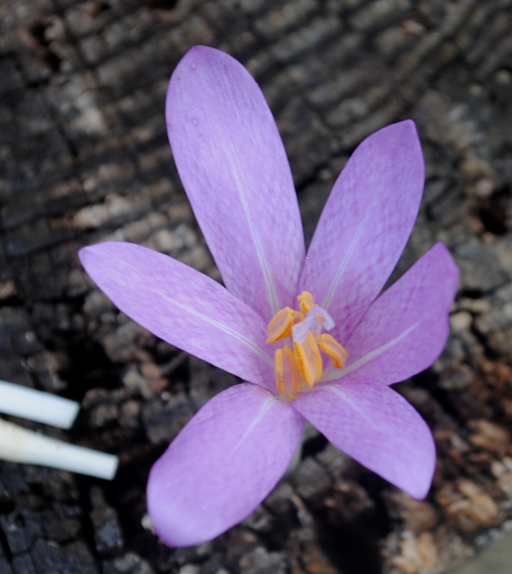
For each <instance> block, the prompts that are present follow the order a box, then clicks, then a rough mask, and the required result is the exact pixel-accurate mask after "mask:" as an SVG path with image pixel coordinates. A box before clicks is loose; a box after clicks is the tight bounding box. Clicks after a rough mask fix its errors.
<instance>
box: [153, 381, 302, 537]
mask: <svg viewBox="0 0 512 574" xmlns="http://www.w3.org/2000/svg"><path fill="white" fill-rule="evenodd" d="M303 428H304V419H303V418H302V417H301V416H300V415H299V414H298V413H296V412H295V411H294V410H293V409H292V408H291V407H290V405H289V404H287V403H284V402H282V401H279V400H278V399H276V398H275V397H274V396H272V395H271V394H270V393H268V392H267V391H265V390H263V389H261V388H259V387H256V386H254V385H251V384H248V383H242V384H240V385H235V386H234V387H231V388H229V389H227V390H226V391H223V392H222V393H221V394H219V395H217V396H216V397H215V398H214V399H212V400H211V401H210V402H208V403H207V404H206V405H205V406H204V407H203V408H202V409H201V410H200V411H199V412H198V413H197V414H196V415H195V417H194V418H193V419H192V420H191V421H190V422H189V423H188V425H187V426H186V427H185V428H184V429H183V430H182V431H181V433H180V434H179V435H178V437H177V438H176V439H175V440H174V442H173V443H172V444H171V445H170V446H169V448H168V449H167V451H166V452H165V453H164V454H163V456H162V457H161V458H160V459H159V460H158V461H157V462H156V464H155V465H154V466H153V468H152V470H151V474H150V477H149V483H148V492H147V500H148V511H149V515H150V517H151V521H152V523H153V525H154V527H155V529H156V532H157V534H158V536H159V537H160V538H161V539H162V540H163V541H164V542H165V543H166V544H169V545H170V546H193V545H195V544H200V543H202V542H205V541H207V540H211V539H212V538H214V537H216V536H218V535H219V534H221V533H222V532H225V531H226V530H227V529H228V528H230V527H231V526H234V525H235V524H237V523H238V522H240V521H241V520H244V519H245V518H246V517H247V516H248V515H249V514H250V513H251V512H252V511H253V510H254V509H255V508H256V506H258V504H260V502H262V501H263V499H264V498H265V497H266V496H267V495H268V494H269V492H270V491H271V490H272V488H274V486H275V485H276V483H277V481H278V480H279V479H280V478H281V476H282V475H283V473H284V472H285V470H286V468H287V466H288V464H289V462H290V460H291V458H292V456H293V453H294V452H295V450H296V448H297V446H298V444H299V441H300V438H301V435H302V430H303Z"/></svg>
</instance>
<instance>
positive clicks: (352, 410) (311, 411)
mask: <svg viewBox="0 0 512 574" xmlns="http://www.w3.org/2000/svg"><path fill="white" fill-rule="evenodd" d="M344 381H346V382H340V381H333V382H332V383H329V384H327V383H326V384H324V385H321V386H319V387H315V388H313V390H312V391H310V392H306V393H303V394H300V395H297V397H296V398H295V399H294V400H293V401H292V402H291V404H292V406H293V407H294V408H295V409H297V410H298V411H299V413H300V414H301V415H303V416H304V418H306V419H307V420H308V421H309V422H310V423H311V424H312V425H313V426H314V427H316V428H317V429H318V430H319V431H320V432H321V433H322V434H323V435H324V436H325V437H326V438H327V439H328V440H329V441H331V442H332V443H333V444H334V445H335V446H337V447H338V448H339V449H340V450H342V451H343V452H345V453H346V454H348V455H350V456H351V457H352V458H354V459H355V460H356V461H357V462H359V463H360V464H362V465H364V466H365V467H367V468H369V469H370V470H373V471H374V472H375V473H377V474H378V475H380V476H382V477H383V478H385V479H386V480H388V481H389V482H391V483H392V484H394V485H395V486H397V487H398V488H401V489H402V490H404V491H405V492H407V493H408V494H410V495H411V496H413V497H414V498H418V499H421V498H423V497H425V496H426V494H427V492H428V490H429V488H430V484H431V482H432V476H433V473H434V468H435V459H436V457H435V446H434V440H433V438H432V433H431V432H430V430H429V428H428V426H427V424H426V423H425V421H424V420H423V419H422V418H421V417H420V415H419V414H418V413H417V412H416V411H415V410H414V409H413V407H412V406H411V405H410V404H409V403H408V402H407V401H406V400H405V399H404V398H403V397H401V396H400V395H399V394H398V393H397V392H395V391H394V390H393V389H391V388H390V387H387V386H386V385H383V384H381V383H378V382H376V381H370V380H363V379H357V378H355V377H347V378H346V379H344Z"/></svg>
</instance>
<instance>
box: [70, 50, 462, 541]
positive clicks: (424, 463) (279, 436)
mask: <svg viewBox="0 0 512 574" xmlns="http://www.w3.org/2000/svg"><path fill="white" fill-rule="evenodd" d="M166 118H167V127H168V133H169V140H170V143H171V146H172V150H173V152H174V159H175V161H176V165H177V167H178V171H179V174H180V176H181V179H182V182H183V185H184V187H185V190H186V192H187V195H188V198H189V200H190V202H191V204H192V208H193V210H194V213H195V216H196V218H197V220H198V222H199V225H200V227H201V229H202V231H203V233H204V236H205V238H206V241H207V243H208V246H209V248H210V250H211V252H212V254H213V257H214V259H215V262H216V264H217V265H218V268H219V270H220V272H221V274H222V277H223V280H224V284H225V287H223V286H222V285H220V284H219V283H217V282H215V281H214V280H212V279H210V278H209V277H206V276H205V275H203V274H201V273H199V272H198V271H196V270H194V269H192V268H190V267H188V266H186V265H184V264H182V263H180V262H179V261H176V260H174V259H172V258H170V257H168V256H166V255H163V254H160V253H157V252H155V251H152V250H150V249H147V248H145V247H141V246H138V245H133V244H130V243H118V242H109V243H102V244H99V245H95V246H92V247H86V248H85V249H83V250H82V251H81V252H80V258H81V261H82V263H83V265H84V267H85V269H86V270H87V272H88V273H89V275H90V276H91V277H92V278H93V280H94V281H95V282H96V283H97V285H98V286H99V287H100V289H102V290H103V291H104V292H105V293H106V294H107V295H108V296H109V297H110V298H111V299H112V301H113V302H114V303H115V304H116V305H117V306H118V307H119V309H121V310H122V311H123V312H124V313H126V314H127V315H128V316H130V317H131V318H132V319H133V320H135V321H137V322H138V323H140V324H141V325H142V326H144V327H145V328H146V329H148V330H149V331H151V332H152V333H154V334H155V335H157V336H158V337H160V338H162V339H163V340H165V341H167V342H169V343H170V344H172V345H175V346H176V347H179V348H181V349H183V350H185V351H187V352H188V353H191V354H193V355H196V356H197V357H200V358H201V359H203V360H205V361H207V362H209V363H211V364H212V365H215V366H216V367H219V368H221V369H224V370H226V371H228V372H229V373H232V374H234V375H236V376H238V377H240V378H241V379H242V380H243V381H246V382H242V383H240V384H237V385H235V386H233V387H231V388H229V389H227V390H225V391H223V392H221V393H220V394H219V395H217V396H216V397H215V398H213V399H212V400H211V401H209V402H208V403H207V404H206V405H205V406H204V407H203V408H201V410H200V411H199V412H198V413H197V414H196V415H195V416H194V417H193V419H192V420H191V421H190V422H189V423H188V424H187V425H186V426H185V428H184V429H183V430H182V431H181V433H180V434H179V435H178V436H177V438H176V439H175V440H174V441H173V442H172V444H171V445H170V446H169V448H168V449H167V451H166V452H165V453H164V454H163V455H162V457H161V458H160V459H159V460H158V461H157V462H156V463H155V465H154V466H153V469H152V470H151V474H150V478H149V484H148V491H147V498H148V509H149V514H150V517H151V520H152V522H153V525H154V527H155V529H156V532H157V533H158V535H159V536H160V538H161V539H162V540H163V541H164V542H165V543H167V544H169V545H172V546H191V545H195V544H200V543H202V542H204V541H207V540H210V539H212V538H214V537H215V536H217V535H219V534H221V533H222V532H224V531H226V530H227V529H228V528H230V527H231V526H233V525H235V524H237V523H238V522H240V521H241V520H243V519H244V518H246V517H247V516H248V515H249V514H250V513H251V512H252V511H253V510H254V508H256V506H257V505H258V504H260V502H262V500H263V499H264V498H265V497H266V496H267V495H268V494H269V492H270V491H271V490H272V488H273V487H274V486H275V485H276V483H277V482H278V481H279V479H280V478H281V477H282V475H283V473H284V472H285V470H286V468H287V466H288V464H289V463H290V460H291V458H292V455H293V454H294V452H295V450H296V449H297V447H298V445H299V443H300V440H301V435H302V431H303V427H304V422H305V420H308V421H310V423H311V424H312V425H314V426H315V427H316V428H317V429H318V430H319V431H320V432H321V433H323V434H324V435H325V437H326V438H327V439H328V440H330V441H331V442H332V443H333V444H334V445H335V446H337V447H338V448H339V449H341V450H342V451H344V452H345V453H347V454H348V455H350V456H351V457H353V458H354V459H355V460H356V461H358V462H359V463H361V464H362V465H364V466H366V467H367V468H369V469H371V470H373V471H374V472H376V473H377V474H379V475H380V476H382V477H383V478H385V479H386V480H388V481H389V482H391V483H392V484H394V485H396V486H397V487H399V488H401V489H403V490H404V491H406V492H407V493H409V494H410V495H411V496H413V497H415V498H418V499H419V498H423V497H424V496H425V495H426V493H427V491H428V489H429V487H430V484H431V481H432V476H433V472H434V466H435V447H434V442H433V438H432V435H431V432H430V431H429V428H428V427H427V425H426V423H425V422H424V421H423V420H422V418H421V417H420V416H419V415H418V413H417V412H416V411H415V410H414V409H413V408H412V407H411V406H410V405H409V404H408V403H407V402H406V401H405V399H404V398H402V396H400V395H399V394H398V393H396V392H395V391H394V390H392V389H391V388H390V386H389V385H391V384H393V383H395V382H398V381H403V380H405V379H407V378H409V377H411V376H412V375H415V374H416V373H418V372H420V371H422V370H424V369H425V368H426V367H428V366H429V365H431V364H432V363H433V361H434V360H435V359H436V358H437V357H438V355H439V354H440V352H441V350H442V349H443V346H444V344H445V342H446V339H447V336H448V310H449V307H450V304H451V302H452V301H453V298H454V294H455V289H456V284H457V280H458V272H457V268H456V266H455V264H454V262H453V260H452V258H451V257H450V255H449V253H448V251H447V250H446V248H445V246H444V245H443V244H441V243H438V244H437V245H435V246H434V247H433V248H432V249H431V250H430V251H429V252H428V253H426V254H425V255H424V256H423V257H422V258H421V259H420V260H419V261H418V262H417V263H416V264H415V265H414V266H413V267H412V268H411V269H410V270H409V271H408V272H407V273H405V275H403V276H402V277H401V278H400V279H399V280H398V281H397V282H396V283H395V284H394V285H392V286H391V287H390V288H389V289H388V290H387V291H385V292H384V293H383V294H382V295H379V294H380V292H381V290H382V288H383V286H384V284H385V283H386V281H387V279H388V278H389V276H390V274H391V272H392V270H393V268H394V267H395V265H396V263H397V261H398V259H399V257H400V254H401V252H402V250H403V248H404V246H405V243H406V242H407V239H408V237H409V235H410V233H411V230H412V227H413V224H414V220H415V218H416V216H417V213H418V209H419V204H420V200H421V195H422V190H423V183H424V164H423V157H422V152H421V146H420V143H419V140H418V136H417V133H416V129H415V126H414V123H413V122H412V121H403V122H400V123H397V124H393V125H390V126H388V127H385V128H383V129H381V130H379V131H378V132H376V133H375V134H373V135H372V136H370V137H369V138H367V139H366V140H365V141H363V143H362V144H361V145H360V146H359V147H358V148H357V149H356V150H355V152H354V154H353V155H352V157H351V158H350V160H349V161H348V163H347V164H346V166H345V168H344V170H343V172H342V173H341V175H340V176H339V178H338V180H337V181H336V183H335V184H334V188H333V190H332V192H331V195H330V197H329V199H328V201H327V204H326V206H325V209H324V211H323V213H322V216H321V218H320V221H319V223H318V227H317V229H316V232H315V234H314V237H313V239H312V241H311V245H310V246H309V249H308V252H307V255H306V254H305V247H304V237H303V230H302V225H301V220H300V215H299V209H298V204H297V198H296V193H295V190H294V186H293V180H292V176H291V173H290V168H289V165H288V162H287V159H286V154H285V150H284V147H283V144H282V142H281V139H280V136H279V133H278V131H277V128H276V125H275V123H274V119H273V117H272V114H271V112H270V110H269V108H268V106H267V104H266V102H265V100H264V97H263V95H262V93H261V91H260V89H259V87H258V85H257V84H256V82H255V81H254V80H253V78H252V77H251V76H250V75H249V73H248V72H247V71H246V70H245V69H244V68H243V67H242V66H241V65H240V64H239V63H238V62H237V61H236V60H234V59H233V58H231V57H230V56H228V55H226V54H224V53H222V52H219V51H217V50H214V49H212V48H206V47H201V46H198V47H195V48H192V49H191V50H190V51H189V52H188V53H187V54H186V55H185V57H184V58H183V59H182V60H181V62H180V63H179V65H178V67H177V69H176V70H175V72H174V74H173V75H172V78H171V81H170V84H169V90H168V94H167V104H166Z"/></svg>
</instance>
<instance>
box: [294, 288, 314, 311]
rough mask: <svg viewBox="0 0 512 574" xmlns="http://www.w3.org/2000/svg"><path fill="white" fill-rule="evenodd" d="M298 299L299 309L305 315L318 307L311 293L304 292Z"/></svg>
mask: <svg viewBox="0 0 512 574" xmlns="http://www.w3.org/2000/svg"><path fill="white" fill-rule="evenodd" d="M297 299H298V300H299V307H300V310H301V311H302V312H303V313H307V312H308V311H309V310H310V309H312V308H313V307H318V305H317V304H316V303H315V298H314V297H313V295H311V293H310V292H309V291H303V292H302V293H301V294H300V295H299V296H298V297H297Z"/></svg>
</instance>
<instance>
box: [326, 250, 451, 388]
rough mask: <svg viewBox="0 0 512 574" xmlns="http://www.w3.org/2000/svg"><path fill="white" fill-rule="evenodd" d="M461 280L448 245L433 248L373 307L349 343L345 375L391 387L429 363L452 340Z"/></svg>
mask: <svg viewBox="0 0 512 574" xmlns="http://www.w3.org/2000/svg"><path fill="white" fill-rule="evenodd" d="M458 279H459V273H458V270H457V267H456V265H455V263H454V261H453V259H452V257H451V255H450V253H449V252H448V250H447V249H446V247H445V246H444V245H443V244H442V243H438V244H437V245H435V246H434V247H432V249H431V250H430V251H429V252H428V253H426V254H425V255H423V257H422V258H421V259H419V260H418V261H417V262H416V263H415V264H414V265H413V267H411V269H409V271H408V272H407V273H405V274H404V275H403V276H402V277H401V278H400V279H399V280H398V281H397V282H396V283H395V284H393V285H392V286H391V287H390V288H389V289H388V290H387V291H386V292H385V293H384V294H383V295H381V296H380V297H379V298H378V299H377V301H375V303H374V304H373V305H372V306H371V307H370V309H369V311H368V313H367V314H366V315H365V317H364V319H363V320H362V321H361V323H360V324H359V325H358V326H357V328H356V330H355V331H354V333H353V335H352V337H351V338H350V339H349V341H347V345H346V346H347V348H348V349H350V357H349V359H348V361H347V363H346V368H345V371H344V372H343V373H341V377H343V376H345V375H348V374H349V373H352V372H353V374H354V376H358V377H363V378H375V379H377V380H379V381H380V382H382V383H385V384H388V385H392V384H393V383H397V382H399V381H403V380H405V379H408V378H409V377H412V376H413V375H415V374H417V373H419V372H421V371H423V370H424V369H426V368H427V367H429V366H430V365H431V364H432V363H433V362H434V361H435V360H436V359H437V357H438V356H439V354H440V353H441V351H442V350H443V348H444V346H445V344H446V339H447V338H448V332H449V321H448V312H449V310H450V305H451V304H452V302H453V298H454V296H455V291H456V289H457V283H458ZM339 376H340V375H337V377H339Z"/></svg>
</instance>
